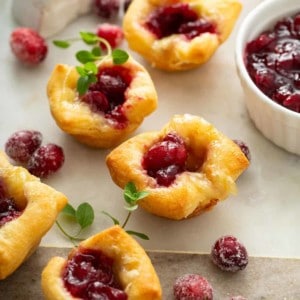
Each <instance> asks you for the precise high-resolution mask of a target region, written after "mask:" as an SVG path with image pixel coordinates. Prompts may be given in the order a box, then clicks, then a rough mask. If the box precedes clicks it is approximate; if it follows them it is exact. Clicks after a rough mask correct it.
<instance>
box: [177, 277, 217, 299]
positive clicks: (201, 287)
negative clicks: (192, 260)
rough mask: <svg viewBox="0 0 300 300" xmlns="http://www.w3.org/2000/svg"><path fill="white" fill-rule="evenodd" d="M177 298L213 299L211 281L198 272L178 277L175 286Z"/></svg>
mask: <svg viewBox="0 0 300 300" xmlns="http://www.w3.org/2000/svg"><path fill="white" fill-rule="evenodd" d="M173 292H174V297H175V300H212V299H213V289H212V286H211V285H210V283H209V282H208V281H207V280H206V279H205V278H204V277H202V276H200V275H198V274H186V275H183V276H181V277H179V278H177V279H176V281H175V284H174V287H173Z"/></svg>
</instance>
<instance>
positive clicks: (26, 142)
mask: <svg viewBox="0 0 300 300" xmlns="http://www.w3.org/2000/svg"><path fill="white" fill-rule="evenodd" d="M41 143H42V134H41V133H40V132H38V131H34V130H20V131H17V132H15V133H13V134H12V135H11V136H10V137H9V138H8V140H7V142H6V144H5V152H6V154H7V155H8V156H9V157H10V158H12V159H13V160H15V161H16V162H18V163H27V162H28V160H29V159H30V157H31V156H32V154H33V152H34V151H35V150H36V149H37V148H38V147H39V146H40V145H41Z"/></svg>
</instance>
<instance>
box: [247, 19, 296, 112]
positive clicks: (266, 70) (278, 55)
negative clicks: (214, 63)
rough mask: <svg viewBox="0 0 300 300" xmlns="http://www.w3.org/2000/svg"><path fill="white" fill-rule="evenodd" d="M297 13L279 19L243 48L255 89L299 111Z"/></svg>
mask: <svg viewBox="0 0 300 300" xmlns="http://www.w3.org/2000/svg"><path fill="white" fill-rule="evenodd" d="M299 20H300V13H297V14H296V15H294V16H291V17H286V18H283V19H281V20H279V21H278V22H277V23H276V24H275V25H274V27H273V28H271V29H270V30H268V31H265V32H263V33H261V34H260V35H259V36H258V37H257V38H255V39H254V40H252V41H250V42H249V43H248V44H247V45H246V55H245V61H246V67H247V70H248V73H249V75H250V77H251V78H252V80H253V82H254V83H255V84H256V85H257V87H258V88H259V89H260V90H261V91H262V92H263V93H264V94H265V95H267V96H268V97H269V98H271V99H272V100H274V101H275V102H277V103H279V104H280V105H282V106H284V107H286V108H288V109H290V110H293V111H295V112H300V75H299V74H300V73H299V68H300V39H299V37H300V30H299V27H300V25H299V22H300V21H299Z"/></svg>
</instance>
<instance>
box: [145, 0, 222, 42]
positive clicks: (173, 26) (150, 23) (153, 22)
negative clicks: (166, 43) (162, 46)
mask: <svg viewBox="0 0 300 300" xmlns="http://www.w3.org/2000/svg"><path fill="white" fill-rule="evenodd" d="M145 26H146V27H147V28H148V29H149V30H150V31H151V32H152V33H153V34H155V35H156V37H157V38H158V39H161V38H164V37H167V36H170V35H172V34H180V33H181V34H184V35H185V36H186V37H187V38H188V39H193V38H194V37H196V36H199V35H200V34H202V33H204V32H210V33H216V28H215V25H214V24H212V23H210V22H209V21H207V20H204V19H202V18H200V17H199V16H198V14H197V13H196V11H194V10H193V9H192V7H191V6H189V5H188V4H186V3H176V4H171V5H166V6H161V7H159V8H158V9H156V10H154V11H153V12H152V13H151V14H150V16H149V18H148V20H147V21H146V22H145Z"/></svg>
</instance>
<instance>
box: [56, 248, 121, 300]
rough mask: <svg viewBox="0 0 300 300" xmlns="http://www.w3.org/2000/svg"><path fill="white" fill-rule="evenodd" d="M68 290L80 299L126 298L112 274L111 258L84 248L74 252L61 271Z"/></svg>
mask: <svg viewBox="0 0 300 300" xmlns="http://www.w3.org/2000/svg"><path fill="white" fill-rule="evenodd" d="M62 276H63V281H64V284H65V286H66V288H67V289H68V291H69V292H70V293H71V294H72V295H73V296H74V297H76V298H77V297H78V298H80V299H84V300H89V299H116V300H126V299H127V295H126V294H125V293H124V292H123V291H122V290H120V289H119V284H118V283H117V281H116V279H115V278H114V275H113V260H112V259H111V258H110V257H107V256H106V255H104V254H103V253H102V252H100V251H97V250H89V249H84V250H82V249H81V251H80V252H78V253H76V254H75V255H74V256H73V257H72V258H71V259H70V260H69V261H68V263H67V265H66V267H65V269H64V271H63V275H62Z"/></svg>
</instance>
